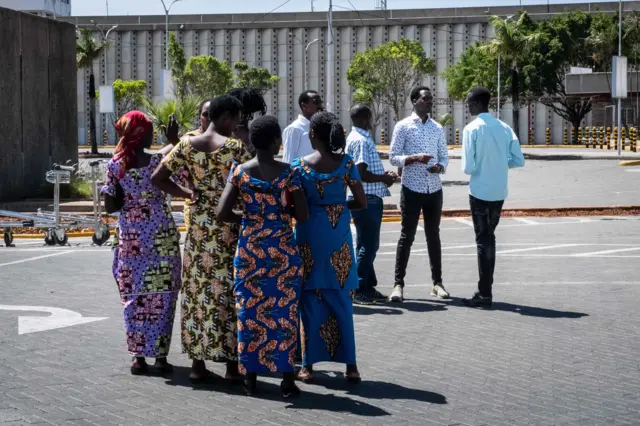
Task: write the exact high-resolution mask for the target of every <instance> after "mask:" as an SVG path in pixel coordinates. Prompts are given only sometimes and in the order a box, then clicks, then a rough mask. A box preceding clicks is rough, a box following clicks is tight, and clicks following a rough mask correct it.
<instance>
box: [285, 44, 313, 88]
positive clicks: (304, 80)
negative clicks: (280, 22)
mask: <svg viewBox="0 0 640 426" xmlns="http://www.w3.org/2000/svg"><path fill="white" fill-rule="evenodd" d="M289 34H290V35H291V36H292V37H295V39H296V40H298V41H299V42H300V44H304V42H303V41H302V40H300V38H299V37H298V36H296V35H295V34H294V33H292V32H290V33H289ZM319 41H320V39H318V38H317V39H315V40H313V41H311V42H309V43H308V44H307V46H306V47H305V48H304V60H303V61H302V83H303V85H304V87H303V88H302V90H307V89H309V79H308V78H307V62H308V61H309V48H310V47H311V45H312V44H315V43H317V42H319Z"/></svg>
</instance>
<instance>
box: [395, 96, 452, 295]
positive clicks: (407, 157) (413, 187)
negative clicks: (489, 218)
mask: <svg viewBox="0 0 640 426" xmlns="http://www.w3.org/2000/svg"><path fill="white" fill-rule="evenodd" d="M410 99H411V103H412V104H413V113H412V114H411V116H409V117H407V118H405V119H404V120H402V121H400V122H398V123H397V124H396V127H395V128H394V129H393V137H392V139H391V147H390V148H389V160H391V164H392V165H394V166H396V167H402V190H401V193H400V210H401V211H402V229H401V231H400V240H399V241H398V249H397V254H396V271H395V285H394V287H393V293H391V296H390V297H389V299H390V300H391V301H392V302H402V300H403V299H404V278H405V276H406V273H407V264H408V263H409V256H410V254H411V246H412V245H413V241H414V239H415V236H416V231H417V228H418V222H419V221H420V214H421V213H422V215H423V218H424V230H425V234H426V238H427V251H428V252H429V264H430V266H431V279H432V281H433V290H432V292H431V295H432V296H436V297H439V298H441V299H446V298H448V297H449V293H447V291H446V290H445V288H444V286H443V285H442V248H441V245H440V218H441V216H442V201H443V197H442V182H441V180H440V174H442V173H444V172H445V170H446V168H447V165H448V164H449V153H448V151H447V141H446V139H445V136H444V129H443V128H442V126H441V125H440V124H438V123H436V122H435V121H434V120H433V119H432V118H431V117H430V114H431V110H432V108H433V95H432V94H431V91H430V90H429V88H428V87H424V86H419V87H416V88H414V89H413V90H412V91H411V95H410Z"/></svg>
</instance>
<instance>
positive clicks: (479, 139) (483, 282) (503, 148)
mask: <svg viewBox="0 0 640 426" xmlns="http://www.w3.org/2000/svg"><path fill="white" fill-rule="evenodd" d="M490 100H491V93H490V92H489V90H488V89H486V88H484V87H476V88H474V89H473V90H471V92H470V93H469V96H468V97H467V106H468V107H469V113H470V114H471V115H475V116H477V117H476V119H475V120H473V121H472V122H471V123H469V124H468V125H467V126H466V127H465V128H464V131H463V133H462V145H463V150H464V151H463V153H462V171H463V172H464V173H465V174H467V175H470V176H471V178H470V180H469V204H470V207H471V216H472V218H473V228H474V230H475V233H476V245H477V247H478V271H479V275H480V280H479V281H478V291H477V292H476V294H475V295H474V296H473V297H472V298H471V299H463V302H464V303H465V304H466V305H467V306H472V307H478V308H487V309H488V308H491V305H492V302H493V294H492V291H491V288H492V286H493V272H494V269H495V264H496V236H495V230H496V228H497V226H498V222H499V221H500V214H501V212H502V205H503V204H504V200H505V199H506V198H507V181H508V175H509V169H512V168H515V167H523V166H524V156H523V155H522V151H521V150H520V141H519V140H518V137H517V136H516V134H515V133H514V132H513V130H512V129H511V127H509V125H508V124H506V123H503V122H502V121H500V120H498V119H496V118H494V117H493V116H492V115H490V114H489V101H490Z"/></svg>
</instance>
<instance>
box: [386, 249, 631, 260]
mask: <svg viewBox="0 0 640 426" xmlns="http://www.w3.org/2000/svg"><path fill="white" fill-rule="evenodd" d="M425 251H426V250H425ZM411 255H412V256H413V252H412V253H411ZM415 255H416V256H428V253H416V254H415ZM443 256H449V257H476V256H477V254H476V253H443ZM499 257H525V258H533V257H537V258H553V259H561V258H567V259H598V260H600V259H640V255H615V254H613V255H601V256H597V257H591V256H583V257H576V256H575V254H541V253H509V254H500V255H499ZM376 261H379V262H390V261H395V258H393V257H381V258H378V259H376Z"/></svg>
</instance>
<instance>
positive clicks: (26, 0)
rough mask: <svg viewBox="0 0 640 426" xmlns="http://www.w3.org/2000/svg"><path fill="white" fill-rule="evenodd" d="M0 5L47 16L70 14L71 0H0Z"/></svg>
mask: <svg viewBox="0 0 640 426" xmlns="http://www.w3.org/2000/svg"><path fill="white" fill-rule="evenodd" d="M0 7H5V8H7V9H13V10H19V11H21V12H29V13H34V14H36V15H39V16H46V17H49V18H53V17H64V16H71V0H0Z"/></svg>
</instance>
